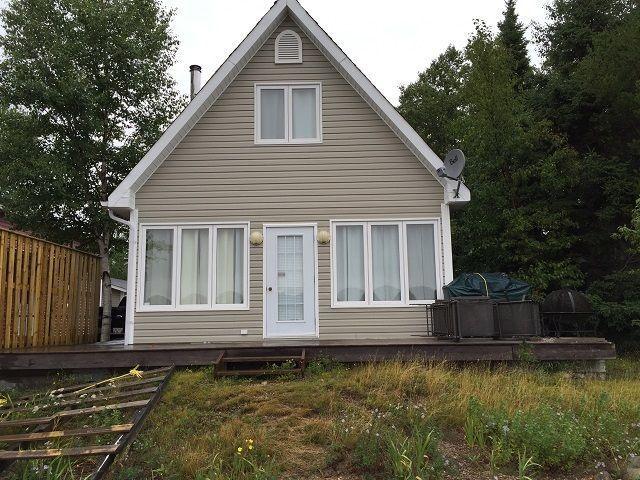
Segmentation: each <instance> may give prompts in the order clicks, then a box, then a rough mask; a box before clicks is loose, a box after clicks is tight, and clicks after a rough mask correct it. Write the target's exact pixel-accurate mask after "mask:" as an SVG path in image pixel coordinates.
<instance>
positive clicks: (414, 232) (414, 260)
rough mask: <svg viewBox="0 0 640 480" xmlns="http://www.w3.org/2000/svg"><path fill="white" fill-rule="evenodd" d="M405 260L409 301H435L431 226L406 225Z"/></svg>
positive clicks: (434, 268)
mask: <svg viewBox="0 0 640 480" xmlns="http://www.w3.org/2000/svg"><path fill="white" fill-rule="evenodd" d="M407 258H408V264H409V265H408V268H409V299H410V300H435V298H436V289H437V286H436V253H435V245H434V240H433V225H427V224H408V225H407Z"/></svg>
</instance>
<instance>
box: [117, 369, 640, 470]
mask: <svg viewBox="0 0 640 480" xmlns="http://www.w3.org/2000/svg"><path fill="white" fill-rule="evenodd" d="M638 365H639V362H638V361H633V360H627V359H623V360H617V361H615V362H612V363H611V364H610V365H609V370H610V372H612V373H611V374H610V375H609V378H608V379H607V380H597V379H590V378H581V377H580V376H576V375H572V374H570V373H568V372H566V371H563V370H562V369H556V370H555V371H550V370H549V369H548V368H547V369H542V367H540V366H535V365H534V366H526V367H515V368H514V367H507V366H494V367H489V366H486V365H473V366H468V365H467V366H464V367H461V366H454V365H448V364H429V365H425V364H420V363H395V362H391V363H384V364H367V365H362V366H356V367H347V366H342V365H329V364H328V363H327V362H323V363H316V364H312V365H311V366H310V368H309V369H308V370H307V375H306V377H305V378H304V379H299V378H280V379H271V380H246V379H216V378H214V377H213V375H212V372H211V370H210V369H199V370H185V371H180V372H176V373H175V374H174V377H173V379H172V381H171V383H170V386H169V388H168V390H167V391H166V393H165V394H164V397H163V399H162V402H161V404H160V405H159V406H158V407H157V408H156V409H155V410H154V412H153V413H152V414H151V416H150V417H149V419H148V420H147V422H148V423H147V426H146V428H145V429H144V431H143V432H142V433H141V434H140V436H139V437H138V439H137V440H136V442H135V443H134V445H133V447H132V448H131V450H130V451H129V453H128V454H127V455H126V456H125V457H123V458H122V459H120V461H119V463H118V464H117V465H116V466H115V468H114V472H113V473H112V478H113V479H137V478H145V479H147V478H148V479H153V478H163V479H202V480H204V479H207V478H208V479H211V480H236V479H238V480H239V479H256V480H261V479H265V480H266V479H276V478H278V479H282V478H286V479H301V478H317V479H320V478H331V479H333V478H335V479H338V478H342V479H356V478H371V479H384V480H391V479H400V480H409V479H411V480H416V479H422V480H431V479H439V478H469V479H471V478H474V479H481V478H487V479H493V478H494V476H497V478H500V479H503V478H522V479H524V478H526V477H530V478H539V479H542V478H554V479H556V478H563V479H565V478H566V479H577V478H593V476H594V474H595V473H596V472H597V471H598V470H599V469H602V468H604V466H605V465H606V468H607V469H608V470H609V471H611V472H614V473H615V472H616V470H617V469H619V468H621V467H622V466H623V464H624V460H625V459H626V457H627V456H628V455H629V454H630V453H638V452H640V443H639V442H640V441H639V438H638V436H639V434H640V377H639V376H638Z"/></svg>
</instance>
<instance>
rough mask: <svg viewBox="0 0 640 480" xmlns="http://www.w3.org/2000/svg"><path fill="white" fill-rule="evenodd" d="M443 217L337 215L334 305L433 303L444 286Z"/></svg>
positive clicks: (333, 247)
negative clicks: (339, 217) (365, 218)
mask: <svg viewBox="0 0 640 480" xmlns="http://www.w3.org/2000/svg"><path fill="white" fill-rule="evenodd" d="M439 235H440V233H439V223H438V220H437V219H425V220H371V221H361V220H358V221H342V220H335V221H331V238H332V240H331V305H332V307H384V306H387V307H395V306H407V305H421V304H422V305H423V304H428V303H432V302H434V301H435V300H436V298H437V297H438V292H439V291H440V290H441V288H442V280H441V252H440V241H439Z"/></svg>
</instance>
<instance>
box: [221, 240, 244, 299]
mask: <svg viewBox="0 0 640 480" xmlns="http://www.w3.org/2000/svg"><path fill="white" fill-rule="evenodd" d="M217 232H218V233H217V239H216V250H217V251H216V303H217V304H220V305H230V304H242V303H244V272H245V264H244V262H245V258H244V257H245V254H244V253H245V248H244V244H245V241H244V229H243V228H218V229H217Z"/></svg>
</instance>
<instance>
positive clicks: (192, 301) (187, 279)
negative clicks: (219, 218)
mask: <svg viewBox="0 0 640 480" xmlns="http://www.w3.org/2000/svg"><path fill="white" fill-rule="evenodd" d="M181 249H182V252H181V254H180V303H181V304H182V305H203V304H206V303H209V298H208V297H209V296H208V295H207V290H208V287H209V284H208V281H209V229H208V228H199V229H188V230H187V229H185V230H182V246H181Z"/></svg>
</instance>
